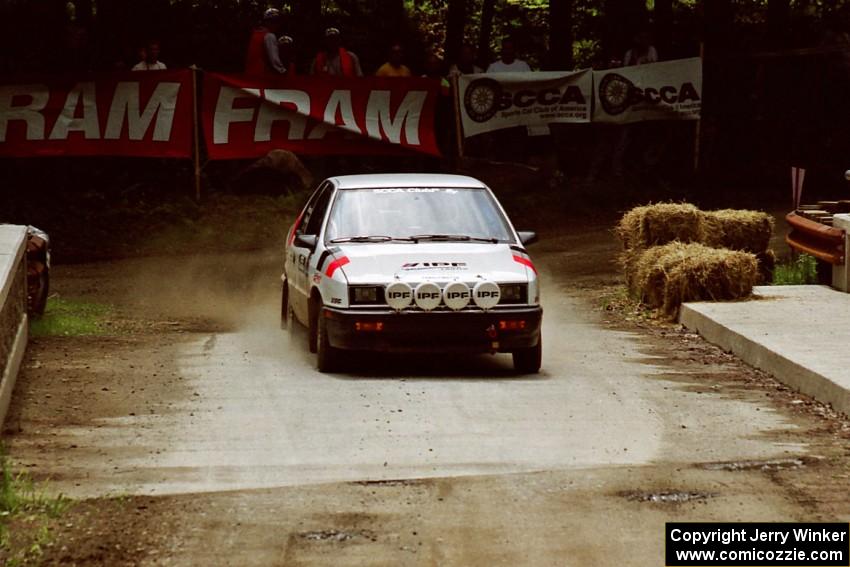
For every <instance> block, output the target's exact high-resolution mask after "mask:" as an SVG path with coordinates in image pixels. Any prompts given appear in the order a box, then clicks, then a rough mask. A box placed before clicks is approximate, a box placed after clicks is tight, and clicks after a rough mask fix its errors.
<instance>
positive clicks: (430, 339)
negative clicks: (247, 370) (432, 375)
mask: <svg viewBox="0 0 850 567" xmlns="http://www.w3.org/2000/svg"><path fill="white" fill-rule="evenodd" d="M534 240H536V235H535V234H534V233H533V232H519V233H518V232H516V231H515V230H514V228H513V227H512V226H511V223H510V221H508V218H507V216H506V215H505V212H504V211H503V210H502V208H501V206H500V205H499V203H498V201H496V198H495V197H494V196H493V193H492V192H491V191H490V189H489V188H488V187H487V186H486V185H484V184H483V183H482V182H480V181H478V180H477V179H473V178H471V177H464V176H458V175H432V174H385V175H350V176H341V177H334V178H331V179H327V180H325V181H324V182H322V183H321V184H320V185H319V187H318V189H316V191H315V192H314V193H313V195H312V196H311V197H310V200H309V201H308V202H307V205H306V206H305V207H304V209H303V211H302V212H301V214H300V215H299V216H298V218H297V220H296V221H295V224H294V225H293V226H292V228H291V230H290V232H289V236H288V239H287V245H286V266H285V268H284V273H283V275H282V276H281V279H282V280H283V292H282V301H281V317H282V319H283V322H284V323H285V324H287V325H289V324H290V323H291V322H292V321H293V320H297V321H299V322H300V323H302V324H304V325H305V326H306V327H307V329H308V343H309V346H310V351H311V352H316V353H317V359H318V369H319V371H321V372H328V371H332V370H334V369H335V368H337V367H338V364H339V362H340V359H341V356H342V354H343V352H344V351H346V350H369V351H383V352H471V353H475V352H478V353H484V352H491V353H495V352H510V353H512V354H513V362H514V367H515V369H516V370H517V371H519V372H523V373H534V372H537V371H538V370H539V369H540V359H541V348H542V342H541V338H540V323H541V317H542V313H543V311H542V309H541V307H540V290H539V284H538V279H537V271H536V269H535V268H534V264H533V263H532V262H531V259H530V258H529V256H528V253H527V252H526V250H525V246H524V245H525V244H529V243H531V242H533V241H534Z"/></svg>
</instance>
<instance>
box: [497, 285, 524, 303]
mask: <svg viewBox="0 0 850 567" xmlns="http://www.w3.org/2000/svg"><path fill="white" fill-rule="evenodd" d="M499 291H500V292H501V297H500V298H499V304H500V305H505V304H511V303H528V284H499Z"/></svg>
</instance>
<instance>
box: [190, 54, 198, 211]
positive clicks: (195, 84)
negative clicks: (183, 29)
mask: <svg viewBox="0 0 850 567" xmlns="http://www.w3.org/2000/svg"><path fill="white" fill-rule="evenodd" d="M189 68H190V69H191V70H192V127H193V129H194V137H195V143H194V152H193V154H194V155H193V158H194V161H195V201H198V202H200V201H201V142H200V129H201V125H200V124H199V122H198V68H197V67H196V66H195V65H192V66H191V67H189Z"/></svg>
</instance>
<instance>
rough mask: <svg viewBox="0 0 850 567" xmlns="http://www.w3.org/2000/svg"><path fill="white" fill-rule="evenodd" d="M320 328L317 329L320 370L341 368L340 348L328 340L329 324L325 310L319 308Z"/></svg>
mask: <svg viewBox="0 0 850 567" xmlns="http://www.w3.org/2000/svg"><path fill="white" fill-rule="evenodd" d="M318 319H319V320H318V321H317V323H318V328H317V329H316V331H317V333H316V335H317V336H316V367H317V368H318V369H319V372H333V371H335V370H336V369H337V368H339V362H340V355H341V352H340V349H338V348H334V347H333V346H331V343H330V341H328V324H327V318H326V317H325V310H324V309H320V310H319V317H318Z"/></svg>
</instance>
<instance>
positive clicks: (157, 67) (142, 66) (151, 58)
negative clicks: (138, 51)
mask: <svg viewBox="0 0 850 567" xmlns="http://www.w3.org/2000/svg"><path fill="white" fill-rule="evenodd" d="M144 52H145V58H144V59H142V60H141V61H139V62H138V63H136V64H135V65H133V71H163V70H165V69H167V68H168V67H166V66H165V63H163V62H162V61H160V60H159V42H158V41H157V40H151V41H149V42H148V45H147V47H145V50H144Z"/></svg>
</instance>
